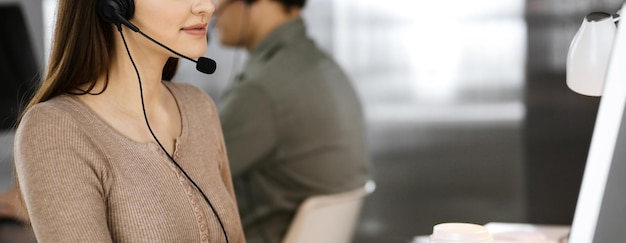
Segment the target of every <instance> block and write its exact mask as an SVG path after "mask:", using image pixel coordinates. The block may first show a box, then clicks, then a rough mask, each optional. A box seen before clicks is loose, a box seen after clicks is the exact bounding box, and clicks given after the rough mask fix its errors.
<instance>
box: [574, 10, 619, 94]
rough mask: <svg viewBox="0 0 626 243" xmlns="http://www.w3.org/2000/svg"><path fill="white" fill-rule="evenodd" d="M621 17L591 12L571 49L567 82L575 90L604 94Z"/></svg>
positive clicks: (584, 92) (583, 92)
mask: <svg viewBox="0 0 626 243" xmlns="http://www.w3.org/2000/svg"><path fill="white" fill-rule="evenodd" d="M618 20H619V17H613V16H611V15H610V14H608V13H602V12H594V13H590V14H588V15H587V16H586V17H585V18H584V20H583V23H582V25H581V26H580V29H579V30H578V32H577V33H576V35H575V36H574V39H573V40H572V43H571V45H570V48H569V52H568V53H567V73H566V78H567V86H568V87H569V88H570V89H572V90H573V91H575V92H577V93H579V94H583V95H588V96H601V95H602V88H603V86H604V79H605V76H606V70H607V67H608V64H609V59H610V56H611V51H612V47H613V40H614V39H615V33H616V30H617V28H616V25H615V23H616V22H617V21H618Z"/></svg>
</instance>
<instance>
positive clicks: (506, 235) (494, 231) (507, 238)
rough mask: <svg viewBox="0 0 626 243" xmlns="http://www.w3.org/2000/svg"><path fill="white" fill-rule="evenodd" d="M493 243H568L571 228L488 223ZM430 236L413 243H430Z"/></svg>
mask: <svg viewBox="0 0 626 243" xmlns="http://www.w3.org/2000/svg"><path fill="white" fill-rule="evenodd" d="M485 227H487V229H488V230H489V232H490V233H491V235H492V236H493V240H494V241H493V243H566V242H567V236H568V234H569V230H570V227H569V226H561V225H534V224H517V223H498V222H493V223H488V224H486V225H485ZM429 242H430V238H429V236H417V237H415V238H414V239H413V241H412V243H429Z"/></svg>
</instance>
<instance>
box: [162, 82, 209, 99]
mask: <svg viewBox="0 0 626 243" xmlns="http://www.w3.org/2000/svg"><path fill="white" fill-rule="evenodd" d="M164 83H165V85H166V86H167V87H168V88H169V89H170V90H171V91H172V93H173V95H174V96H175V97H176V99H177V100H181V99H183V100H186V101H188V102H191V103H198V102H209V103H211V104H213V99H212V98H211V97H210V96H209V95H208V94H207V93H206V92H204V91H203V90H202V89H200V88H198V87H196V86H194V85H192V84H189V83H183V82H164Z"/></svg>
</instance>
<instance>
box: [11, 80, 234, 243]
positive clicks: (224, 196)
mask: <svg viewBox="0 0 626 243" xmlns="http://www.w3.org/2000/svg"><path fill="white" fill-rule="evenodd" d="M164 84H165V85H166V87H167V88H168V89H169V90H170V92H171V93H172V94H173V96H174V98H175V99H176V102H177V104H178V108H179V111H180V113H181V117H182V118H181V120H182V132H181V134H180V136H179V137H178V138H177V139H176V146H175V150H174V153H173V155H172V156H173V157H174V159H175V160H176V161H177V162H178V163H179V164H180V166H181V167H182V168H183V170H184V171H186V172H187V173H188V175H189V176H190V177H191V178H192V180H193V181H195V182H196V183H197V184H198V186H199V187H200V189H201V190H202V191H203V192H204V193H205V194H206V196H207V197H208V199H209V201H210V203H211V204H212V206H213V207H214V209H215V211H216V212H217V215H218V216H219V219H220V220H221V221H222V223H223V226H224V229H225V231H226V234H227V235H228V240H229V242H231V243H234V242H245V239H244V237H243V231H242V226H241V222H240V219H239V214H238V211H237V206H236V205H237V204H236V200H235V196H234V192H233V185H232V181H231V176H230V169H229V165H228V159H227V156H226V151H225V147H224V140H223V136H222V130H221V127H220V123H219V119H218V114H217V111H216V109H215V105H214V103H213V101H212V100H211V99H210V98H209V97H208V95H206V94H205V93H204V92H203V91H201V90H199V89H197V88H195V87H193V86H191V85H188V84H177V83H170V82H164ZM146 130H147V127H146ZM14 152H15V163H16V169H17V176H18V178H19V185H20V188H21V191H22V194H23V196H24V201H25V203H26V206H27V209H28V213H29V216H30V218H31V222H32V227H33V229H34V232H35V235H36V237H37V240H38V241H39V242H225V235H224V233H223V231H222V226H220V223H219V222H218V217H217V215H216V214H215V213H214V212H213V210H212V209H211V207H210V206H209V204H208V203H206V202H205V200H204V199H203V198H202V195H201V194H200V192H198V191H197V190H196V189H195V187H194V186H193V185H192V184H191V182H190V181H189V180H187V179H186V178H185V176H184V175H183V173H182V172H181V171H180V170H179V169H178V168H177V167H176V166H175V165H174V164H173V163H172V162H171V161H170V160H169V159H168V157H167V155H166V154H165V153H164V152H163V151H162V150H161V148H160V147H159V146H158V145H157V144H156V142H149V143H140V142H136V141H134V140H131V139H130V138H128V137H126V136H124V135H122V134H121V133H120V132H118V131H117V130H115V129H114V128H113V127H111V126H109V125H108V124H107V123H105V122H104V121H103V120H102V119H101V118H100V117H99V116H98V115H97V114H96V113H95V112H94V111H92V110H91V109H90V108H89V107H88V106H87V105H85V104H84V103H82V102H81V101H80V100H79V99H77V97H76V96H73V95H61V96H58V97H55V98H53V99H51V100H49V101H46V102H42V103H39V104H37V105H35V106H33V107H32V108H31V109H30V110H29V111H28V112H27V113H26V114H25V115H24V117H23V119H22V121H21V123H20V125H19V127H18V130H17V133H16V138H15V151H14Z"/></svg>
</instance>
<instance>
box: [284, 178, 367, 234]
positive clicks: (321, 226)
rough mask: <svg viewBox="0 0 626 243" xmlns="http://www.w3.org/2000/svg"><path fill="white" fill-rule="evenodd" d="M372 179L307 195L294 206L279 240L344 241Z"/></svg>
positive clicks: (353, 226) (354, 223) (356, 217)
mask: <svg viewBox="0 0 626 243" xmlns="http://www.w3.org/2000/svg"><path fill="white" fill-rule="evenodd" d="M375 188H376V186H375V184H374V182H373V181H368V182H367V183H366V184H365V185H363V186H362V187H359V188H357V189H354V190H352V191H347V192H341V193H336V194H330V195H318V196H313V197H310V198H308V199H306V200H304V202H302V204H301V205H300V207H299V208H298V211H296V215H295V216H294V219H293V221H292V222H291V224H290V225H289V229H288V230H287V234H285V238H284V239H283V242H282V243H320V242H324V243H348V242H350V240H351V239H352V235H353V234H354V229H355V227H356V223H357V221H358V219H359V214H360V211H361V206H362V204H363V200H364V198H365V196H367V195H368V194H370V193H372V192H373V191H374V189H375Z"/></svg>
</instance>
